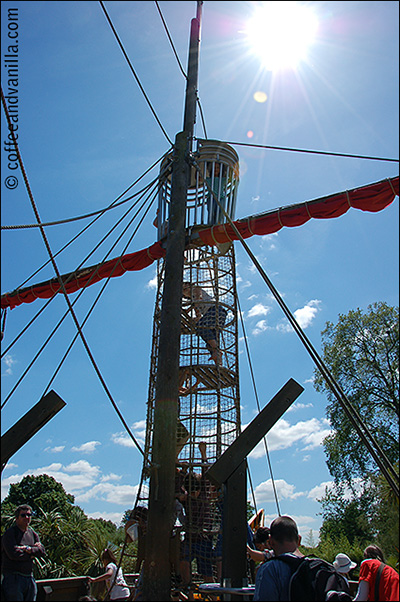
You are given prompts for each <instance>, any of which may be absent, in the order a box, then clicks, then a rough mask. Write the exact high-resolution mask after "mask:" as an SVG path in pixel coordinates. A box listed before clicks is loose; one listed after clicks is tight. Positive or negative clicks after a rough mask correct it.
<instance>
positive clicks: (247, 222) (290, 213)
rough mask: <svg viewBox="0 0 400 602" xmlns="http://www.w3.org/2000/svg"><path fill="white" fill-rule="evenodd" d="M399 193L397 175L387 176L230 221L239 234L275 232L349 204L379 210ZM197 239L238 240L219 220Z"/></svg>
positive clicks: (330, 215)
mask: <svg viewBox="0 0 400 602" xmlns="http://www.w3.org/2000/svg"><path fill="white" fill-rule="evenodd" d="M398 195H399V178H398V177H396V178H388V179H387V180H382V181H380V182H375V183H374V184H369V185H368V186H363V187H362V188H353V189H352V190H347V191H345V192H340V193H338V194H333V195H331V196H327V197H323V198H320V199H316V200H314V201H306V202H305V203H298V204H297V205H288V206H286V207H281V208H279V209H274V210H272V211H268V212H267V213H263V214H260V215H257V216H254V217H248V218H244V219H241V220H238V221H236V222H234V224H235V226H236V228H237V229H238V231H239V233H240V235H241V236H242V237H243V238H248V237H249V236H253V235H254V234H258V235H263V236H265V235H266V234H272V233H273V232H278V230H281V228H283V227H287V228H295V227H297V226H302V225H303V224H305V223H306V222H308V220H310V219H311V218H315V219H331V218H333V217H339V216H340V215H343V214H344V213H346V211H348V210H349V209H350V207H353V208H354V209H361V210H362V211H381V210H382V209H384V208H385V207H387V206H388V205H390V203H391V202H392V201H393V199H394V197H395V196H398ZM199 236H200V238H201V240H202V241H203V242H204V243H205V244H208V245H213V244H215V243H224V242H228V241H230V240H238V238H239V237H238V235H237V234H236V232H235V231H234V229H233V228H232V226H230V225H229V224H220V225H218V226H213V227H211V228H207V229H205V230H200V232H199Z"/></svg>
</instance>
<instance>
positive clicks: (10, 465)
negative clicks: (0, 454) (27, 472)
mask: <svg viewBox="0 0 400 602" xmlns="http://www.w3.org/2000/svg"><path fill="white" fill-rule="evenodd" d="M13 468H18V464H14V462H8V463H7V464H6V465H5V467H4V470H7V469H8V470H11V469H13Z"/></svg>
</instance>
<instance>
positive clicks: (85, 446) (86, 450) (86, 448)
mask: <svg viewBox="0 0 400 602" xmlns="http://www.w3.org/2000/svg"><path fill="white" fill-rule="evenodd" d="M98 445H101V443H100V441H87V442H86V443H82V445H79V446H78V447H72V448H71V451H73V452H81V453H83V454H91V453H92V452H94V451H95V450H96V447H97V446H98Z"/></svg>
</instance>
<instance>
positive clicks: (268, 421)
mask: <svg viewBox="0 0 400 602" xmlns="http://www.w3.org/2000/svg"><path fill="white" fill-rule="evenodd" d="M303 391H304V388H303V387H302V386H301V385H299V383H297V382H296V381H295V380H293V379H292V378H291V379H290V380H288V382H287V383H286V384H285V385H284V386H283V387H282V389H281V390H280V391H279V392H278V393H277V394H276V395H275V397H273V398H272V399H271V401H270V402H269V403H268V404H267V405H266V406H265V408H264V409H263V410H262V411H261V412H260V413H259V415H258V416H256V418H254V420H253V421H252V422H250V424H249V425H248V426H247V427H246V428H245V430H244V431H243V432H242V433H241V434H240V435H239V437H238V438H237V439H236V440H235V441H234V442H233V443H232V445H230V446H229V447H228V449H227V450H226V451H225V452H224V453H223V454H222V456H221V457H220V458H219V459H218V460H217V461H216V462H214V464H213V465H212V466H211V468H210V469H209V470H208V471H207V473H206V477H207V478H208V479H209V480H210V481H211V482H212V483H214V485H216V486H217V487H219V486H220V485H222V483H225V482H226V481H227V480H228V478H229V477H230V475H231V474H232V473H233V472H234V471H235V470H236V469H237V468H238V467H239V466H240V464H241V462H243V460H244V459H245V458H246V457H247V456H248V454H249V453H250V452H251V451H252V449H253V448H254V447H255V446H256V445H257V444H258V443H259V441H260V440H261V439H262V438H263V437H264V436H265V435H266V434H267V433H268V431H269V430H271V428H272V427H273V426H274V424H275V423H276V422H277V421H278V420H279V418H281V416H283V414H284V413H285V412H286V410H287V409H288V408H289V407H290V406H291V405H292V403H293V402H294V401H295V400H296V399H297V397H298V396H299V395H300V394H301V393H302V392H303Z"/></svg>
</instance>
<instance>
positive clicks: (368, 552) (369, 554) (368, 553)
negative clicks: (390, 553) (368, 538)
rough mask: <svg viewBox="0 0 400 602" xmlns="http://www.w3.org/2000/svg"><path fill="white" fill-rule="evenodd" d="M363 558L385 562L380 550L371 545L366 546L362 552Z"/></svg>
mask: <svg viewBox="0 0 400 602" xmlns="http://www.w3.org/2000/svg"><path fill="white" fill-rule="evenodd" d="M364 558H365V559H367V558H376V559H377V560H380V561H381V562H385V557H384V555H383V552H382V550H381V549H380V548H378V546H375V545H372V546H367V547H366V548H365V550H364Z"/></svg>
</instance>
